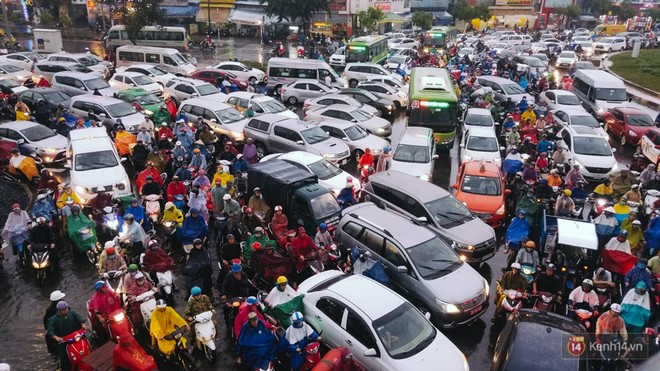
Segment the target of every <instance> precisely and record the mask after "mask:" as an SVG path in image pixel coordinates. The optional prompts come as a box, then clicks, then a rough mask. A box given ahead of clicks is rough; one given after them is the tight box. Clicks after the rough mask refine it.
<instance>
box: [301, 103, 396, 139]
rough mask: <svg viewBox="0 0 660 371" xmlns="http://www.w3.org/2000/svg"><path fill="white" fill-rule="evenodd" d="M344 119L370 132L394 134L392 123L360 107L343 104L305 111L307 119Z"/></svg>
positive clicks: (381, 134)
mask: <svg viewBox="0 0 660 371" xmlns="http://www.w3.org/2000/svg"><path fill="white" fill-rule="evenodd" d="M327 120H330V121H344V122H347V123H354V124H357V125H360V127H362V128H363V129H364V130H366V131H367V132H369V133H370V134H374V135H378V136H379V137H386V136H389V135H390V134H392V124H391V123H390V122H389V121H387V120H385V119H384V118H380V117H377V116H373V115H370V114H368V113H366V112H364V111H362V110H361V109H359V108H353V107H347V106H345V105H343V104H333V105H332V106H328V107H324V108H319V109H317V110H314V111H308V112H307V113H305V121H327Z"/></svg>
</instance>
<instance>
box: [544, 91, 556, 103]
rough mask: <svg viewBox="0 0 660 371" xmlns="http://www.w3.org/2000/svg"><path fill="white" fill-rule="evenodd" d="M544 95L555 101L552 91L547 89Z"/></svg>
mask: <svg viewBox="0 0 660 371" xmlns="http://www.w3.org/2000/svg"><path fill="white" fill-rule="evenodd" d="M545 96H546V97H547V98H548V99H550V101H552V102H554V101H555V93H553V92H549V91H548V92H546V93H545Z"/></svg>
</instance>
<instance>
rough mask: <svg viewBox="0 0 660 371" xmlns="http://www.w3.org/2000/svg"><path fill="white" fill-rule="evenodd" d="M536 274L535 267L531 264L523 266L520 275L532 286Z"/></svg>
mask: <svg viewBox="0 0 660 371" xmlns="http://www.w3.org/2000/svg"><path fill="white" fill-rule="evenodd" d="M534 273H536V271H535V269H534V266H532V265H531V264H521V269H520V274H521V275H522V276H523V277H525V280H527V284H531V283H532V281H533V280H534Z"/></svg>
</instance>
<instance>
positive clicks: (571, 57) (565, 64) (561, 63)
mask: <svg viewBox="0 0 660 371" xmlns="http://www.w3.org/2000/svg"><path fill="white" fill-rule="evenodd" d="M577 60H578V57H577V55H576V54H575V52H572V51H563V52H561V53H559V56H557V62H556V63H555V67H557V68H571V67H573V66H574V65H575V63H576V62H577Z"/></svg>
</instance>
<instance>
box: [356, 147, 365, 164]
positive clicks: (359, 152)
mask: <svg viewBox="0 0 660 371" xmlns="http://www.w3.org/2000/svg"><path fill="white" fill-rule="evenodd" d="M362 155H364V152H362V150H361V149H356V150H355V151H353V157H354V158H355V162H358V161H360V157H362Z"/></svg>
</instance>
